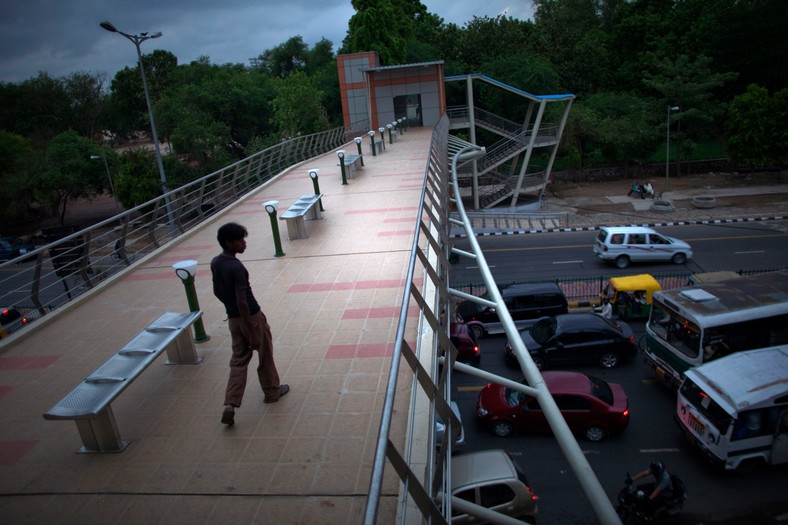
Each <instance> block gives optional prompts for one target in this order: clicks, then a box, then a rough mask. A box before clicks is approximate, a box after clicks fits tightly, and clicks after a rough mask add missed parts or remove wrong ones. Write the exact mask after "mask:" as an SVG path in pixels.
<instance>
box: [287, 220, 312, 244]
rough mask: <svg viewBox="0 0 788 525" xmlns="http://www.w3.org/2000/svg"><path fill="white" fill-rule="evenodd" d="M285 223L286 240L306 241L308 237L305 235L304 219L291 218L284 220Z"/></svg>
mask: <svg viewBox="0 0 788 525" xmlns="http://www.w3.org/2000/svg"><path fill="white" fill-rule="evenodd" d="M285 222H287V238H288V239H290V240H291V241H292V240H293V239H306V238H308V237H309V235H307V234H306V223H305V222H304V217H303V216H301V217H293V218H291V219H285Z"/></svg>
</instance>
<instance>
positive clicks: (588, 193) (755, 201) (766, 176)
mask: <svg viewBox="0 0 788 525" xmlns="http://www.w3.org/2000/svg"><path fill="white" fill-rule="evenodd" d="M633 182H634V181H632V180H617V181H609V182H608V181H596V182H588V183H572V182H562V181H559V182H558V183H556V184H555V185H554V187H553V192H554V193H553V195H552V196H553V197H557V198H571V197H605V196H612V195H626V194H627V193H628V192H629V189H630V187H631V185H632V183H633ZM668 183H669V185H670V187H669V191H679V190H701V189H720V188H746V187H750V186H774V185H778V184H782V185H786V184H788V177H786V176H781V175H780V174H777V173H761V174H740V173H714V174H704V175H689V176H683V177H673V178H670V179H669V180H668ZM651 184H652V185H653V186H654V189H655V191H657V192H659V191H662V190H663V189H664V188H665V180H664V179H658V180H657V179H654V180H652V181H651ZM781 189H782V188H781ZM786 202H788V193H784V192H777V191H775V192H772V193H765V194H760V195H738V196H735V197H717V207H720V208H725V207H737V208H753V207H758V206H761V205H766V206H770V205H779V204H782V203H786ZM673 204H674V206H675V207H676V208H682V207H685V208H690V207H692V201H691V199H686V200H676V201H674V202H673Z"/></svg>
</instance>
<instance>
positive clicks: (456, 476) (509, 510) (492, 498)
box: [451, 450, 537, 525]
mask: <svg viewBox="0 0 788 525" xmlns="http://www.w3.org/2000/svg"><path fill="white" fill-rule="evenodd" d="M451 495H452V496H455V497H457V498H460V499H463V500H465V501H467V502H469V503H473V504H476V505H480V506H482V507H486V508H488V509H490V510H493V511H495V512H498V513H500V514H505V515H507V516H512V517H515V518H519V519H522V520H524V521H526V522H527V523H535V522H536V513H537V506H536V495H535V494H534V493H533V491H532V490H531V486H530V485H529V484H528V480H527V479H526V477H525V473H524V472H523V471H522V469H521V468H520V466H519V465H518V464H517V463H515V462H514V461H513V460H512V458H511V457H509V455H508V454H507V453H506V452H504V451H503V450H481V451H478V452H471V453H468V454H460V455H459V456H454V457H452V459H451ZM482 522H484V520H481V519H479V518H476V517H474V516H471V515H470V514H467V513H465V512H463V511H461V510H459V509H458V508H457V507H456V505H454V506H452V517H451V523H452V525H459V524H463V523H482Z"/></svg>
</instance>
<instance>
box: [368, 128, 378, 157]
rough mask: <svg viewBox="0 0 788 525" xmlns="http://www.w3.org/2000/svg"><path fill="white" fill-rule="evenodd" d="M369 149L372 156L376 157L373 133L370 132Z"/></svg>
mask: <svg viewBox="0 0 788 525" xmlns="http://www.w3.org/2000/svg"><path fill="white" fill-rule="evenodd" d="M367 135H369V147H370V148H372V156H373V157H377V155H378V154H377V152H376V151H375V132H374V131H372V130H370V131H369V133H367Z"/></svg>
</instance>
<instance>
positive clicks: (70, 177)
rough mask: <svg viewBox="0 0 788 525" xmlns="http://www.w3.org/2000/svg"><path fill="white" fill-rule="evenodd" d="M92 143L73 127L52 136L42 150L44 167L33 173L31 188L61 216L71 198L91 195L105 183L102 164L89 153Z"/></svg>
mask: <svg viewBox="0 0 788 525" xmlns="http://www.w3.org/2000/svg"><path fill="white" fill-rule="evenodd" d="M97 149H98V148H97V146H96V144H95V143H94V142H93V141H91V140H90V139H87V138H85V137H83V136H81V135H79V134H78V133H76V132H75V131H66V132H64V133H61V134H60V135H58V136H57V137H55V138H53V139H52V140H51V141H50V142H49V145H48V146H47V150H46V161H47V166H46V169H44V170H42V171H41V172H40V173H37V174H36V175H35V180H34V181H33V189H34V193H35V196H36V197H37V199H38V200H39V202H42V203H45V204H48V205H50V206H51V207H52V210H53V211H54V212H55V213H59V215H60V224H61V225H62V224H63V222H64V220H65V215H66V207H67V205H68V202H69V201H70V200H72V199H75V198H80V197H85V198H92V197H94V196H96V195H97V194H98V193H101V192H102V191H103V190H104V188H105V187H106V184H107V183H106V175H105V173H104V172H105V169H104V165H103V164H101V163H98V162H93V161H91V159H90V156H91V155H93V154H95V153H96V151H97Z"/></svg>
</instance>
